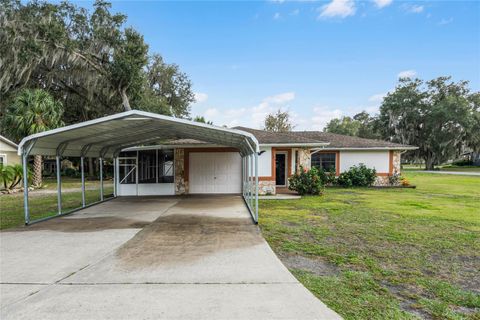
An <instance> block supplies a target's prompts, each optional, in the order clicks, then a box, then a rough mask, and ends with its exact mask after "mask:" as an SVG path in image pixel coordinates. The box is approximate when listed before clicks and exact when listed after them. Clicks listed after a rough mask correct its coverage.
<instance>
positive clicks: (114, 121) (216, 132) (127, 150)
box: [18, 110, 415, 224]
mask: <svg viewBox="0 0 480 320" xmlns="http://www.w3.org/2000/svg"><path fill="white" fill-rule="evenodd" d="M410 149H415V147H412V146H406V145H400V144H394V143H389V142H384V141H377V140H368V139H361V138H356V137H348V136H342V135H334V134H330V133H323V132H317V131H302V132H287V133H272V132H266V131H262V130H255V129H250V128H245V127H237V128H231V129H230V128H224V127H218V126H214V125H209V124H204V123H198V122H194V121H189V120H185V119H179V118H173V117H168V116H163V115H159V114H155V113H150V112H145V111H139V110H131V111H126V112H121V113H117V114H114V115H110V116H106V117H102V118H98V119H94V120H89V121H85V122H81V123H77V124H73V125H69V126H66V127H62V128H57V129H53V130H49V131H45V132H41V133H37V134H33V135H30V136H28V137H25V138H24V139H23V140H22V141H21V142H20V144H19V146H18V155H21V156H22V163H24V164H26V163H27V162H28V158H29V157H30V156H32V155H42V156H46V157H55V161H56V166H55V168H56V171H57V172H56V176H57V186H58V187H57V189H58V190H57V192H58V197H57V202H58V203H57V206H58V214H57V215H56V216H60V215H62V214H66V213H64V212H63V211H62V197H61V185H62V184H61V174H60V171H59V168H60V166H61V162H62V159H65V157H70V158H73V157H77V159H78V158H79V160H80V161H79V163H80V165H79V170H80V171H81V181H82V188H81V190H82V202H81V203H82V205H81V208H85V206H86V205H87V204H86V194H85V175H84V171H85V158H89V157H94V158H98V163H99V177H100V181H101V183H100V202H101V201H106V200H107V199H106V197H105V194H104V192H105V190H104V183H103V178H104V174H103V168H104V160H105V159H113V167H114V170H113V172H114V183H113V196H114V197H117V196H148V195H184V194H228V193H230V194H238V195H241V196H242V197H243V199H244V200H245V204H246V206H247V208H248V209H249V212H250V213H251V215H252V219H253V220H254V221H255V222H257V221H258V195H259V194H275V193H281V192H287V190H288V177H289V176H291V175H292V174H293V173H294V172H295V171H296V170H298V169H299V168H300V166H302V167H304V168H310V167H312V166H317V167H320V168H322V169H325V170H329V171H330V170H332V172H333V173H334V174H336V175H339V174H340V173H341V172H343V171H345V170H348V169H349V168H350V167H351V166H353V165H358V164H360V163H363V164H365V165H366V166H367V167H371V168H375V169H376V170H377V175H378V178H377V184H385V183H387V181H388V177H389V176H392V175H394V174H395V173H399V172H400V157H401V153H402V152H403V151H405V150H410ZM24 176H28V171H27V170H26V166H24ZM24 210H25V212H24V214H25V223H26V224H29V223H31V222H33V221H32V220H30V211H29V205H28V188H25V194H24Z"/></svg>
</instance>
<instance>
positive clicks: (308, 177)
mask: <svg viewBox="0 0 480 320" xmlns="http://www.w3.org/2000/svg"><path fill="white" fill-rule="evenodd" d="M288 182H289V184H288V188H289V189H290V190H293V191H296V192H298V194H300V195H302V196H303V195H306V194H311V195H319V194H321V193H322V190H323V183H322V179H321V177H320V172H319V171H318V169H317V168H312V169H310V170H307V169H304V168H303V167H302V166H300V172H298V173H295V174H294V175H293V176H291V177H290V178H289V179H288Z"/></svg>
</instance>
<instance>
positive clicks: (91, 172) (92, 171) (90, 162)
mask: <svg viewBox="0 0 480 320" xmlns="http://www.w3.org/2000/svg"><path fill="white" fill-rule="evenodd" d="M88 176H89V177H90V178H91V177H94V176H95V167H94V166H93V158H92V157H89V158H88Z"/></svg>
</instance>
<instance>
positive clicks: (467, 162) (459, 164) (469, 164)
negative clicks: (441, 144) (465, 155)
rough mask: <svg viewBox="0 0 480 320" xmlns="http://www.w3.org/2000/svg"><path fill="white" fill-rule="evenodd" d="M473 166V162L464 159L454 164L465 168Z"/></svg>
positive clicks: (453, 163) (453, 164)
mask: <svg viewBox="0 0 480 320" xmlns="http://www.w3.org/2000/svg"><path fill="white" fill-rule="evenodd" d="M472 165H473V162H472V161H470V160H468V159H462V160H457V161H453V162H452V166H459V167H463V166H472Z"/></svg>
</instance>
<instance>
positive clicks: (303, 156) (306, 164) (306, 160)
mask: <svg viewBox="0 0 480 320" xmlns="http://www.w3.org/2000/svg"><path fill="white" fill-rule="evenodd" d="M295 151H298V164H297V169H298V168H299V167H300V166H302V167H303V168H304V169H307V170H308V169H310V165H311V161H310V159H311V155H310V149H304V148H302V149H293V154H292V156H293V157H295Z"/></svg>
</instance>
